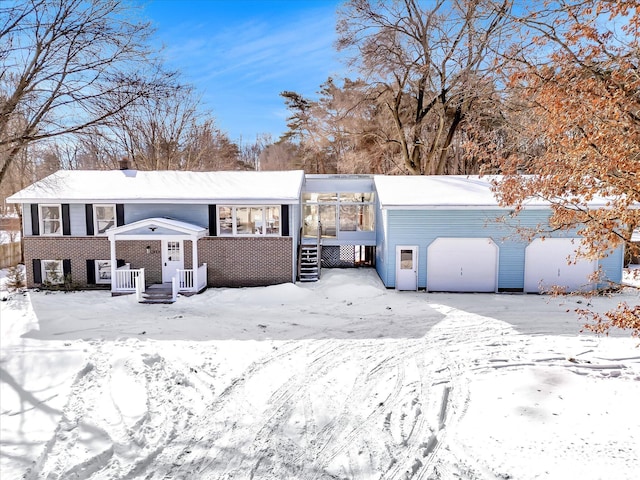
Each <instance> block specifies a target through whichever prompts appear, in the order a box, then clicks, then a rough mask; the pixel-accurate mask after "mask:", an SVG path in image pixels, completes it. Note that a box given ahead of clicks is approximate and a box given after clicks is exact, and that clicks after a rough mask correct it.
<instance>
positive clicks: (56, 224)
mask: <svg viewBox="0 0 640 480" xmlns="http://www.w3.org/2000/svg"><path fill="white" fill-rule="evenodd" d="M39 208H40V212H39V213H40V234H41V235H62V207H61V206H60V205H59V204H57V205H40V206H39Z"/></svg>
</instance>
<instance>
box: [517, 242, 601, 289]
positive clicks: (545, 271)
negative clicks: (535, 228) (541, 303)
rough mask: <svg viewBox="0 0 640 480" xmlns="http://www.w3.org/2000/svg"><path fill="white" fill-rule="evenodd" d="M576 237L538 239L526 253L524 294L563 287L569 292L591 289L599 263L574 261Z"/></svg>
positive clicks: (578, 243)
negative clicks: (593, 276) (591, 281)
mask: <svg viewBox="0 0 640 480" xmlns="http://www.w3.org/2000/svg"><path fill="white" fill-rule="evenodd" d="M579 245H580V239H577V238H546V239H544V240H542V239H540V238H536V239H535V240H533V241H532V242H531V243H530V244H529V246H527V249H526V251H525V257H524V291H525V292H535V293H539V292H548V291H550V290H552V289H553V287H560V288H562V289H564V290H566V291H568V292H572V291H575V290H585V289H589V288H592V287H593V286H592V285H589V282H588V277H589V275H591V274H592V273H593V272H595V271H596V269H597V268H598V261H597V260H585V259H581V260H579V261H578V262H577V263H569V262H572V261H573V259H575V250H576V249H577V248H578V246H579Z"/></svg>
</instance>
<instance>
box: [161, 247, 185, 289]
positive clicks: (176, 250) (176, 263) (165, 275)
mask: <svg viewBox="0 0 640 480" xmlns="http://www.w3.org/2000/svg"><path fill="white" fill-rule="evenodd" d="M179 268H180V269H182V268H184V255H183V250H182V240H162V282H163V283H166V282H171V279H172V278H173V277H174V276H175V274H176V270H177V269H179Z"/></svg>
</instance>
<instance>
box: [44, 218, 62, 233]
mask: <svg viewBox="0 0 640 480" xmlns="http://www.w3.org/2000/svg"><path fill="white" fill-rule="evenodd" d="M42 227H43V229H44V232H43V233H44V234H45V235H52V234H56V233H60V220H43V222H42Z"/></svg>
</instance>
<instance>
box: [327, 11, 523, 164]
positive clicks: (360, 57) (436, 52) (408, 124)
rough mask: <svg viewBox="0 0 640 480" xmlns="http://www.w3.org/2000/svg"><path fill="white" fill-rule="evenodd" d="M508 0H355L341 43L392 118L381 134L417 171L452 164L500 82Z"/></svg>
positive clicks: (343, 22)
mask: <svg viewBox="0 0 640 480" xmlns="http://www.w3.org/2000/svg"><path fill="white" fill-rule="evenodd" d="M510 5H511V2H510V1H508V0H499V1H493V0H437V1H435V2H421V1H419V0H393V1H389V2H373V1H370V0H350V1H349V2H347V4H346V6H345V8H344V9H343V10H342V11H341V12H340V13H339V15H340V21H339V24H338V33H339V40H338V48H339V49H340V50H343V51H347V52H350V54H351V65H352V66H354V67H356V68H357V69H358V71H359V72H360V74H361V75H362V78H363V79H364V80H365V81H366V83H367V84H368V85H370V86H371V89H370V92H369V93H370V100H369V101H372V102H373V101H374V102H376V103H378V104H379V105H381V106H382V107H383V110H384V113H385V114H386V115H388V118H389V120H390V123H391V125H392V127H393V128H392V130H391V132H392V135H389V130H388V129H387V130H385V131H380V132H378V133H379V139H382V140H383V141H385V142H386V143H390V144H394V145H395V148H397V149H398V150H399V153H400V155H401V158H402V161H403V167H404V170H405V171H406V172H407V173H411V174H441V173H445V171H446V170H447V161H448V160H449V159H450V158H451V148H452V145H453V143H454V138H455V136H456V134H457V133H458V131H459V129H460V127H461V126H462V125H463V124H464V122H465V121H466V120H467V119H468V118H469V117H470V115H471V114H472V113H473V112H474V111H475V110H476V109H477V108H478V105H479V104H480V103H481V99H482V98H483V97H485V96H487V95H490V94H491V93H492V92H493V91H494V90H495V86H494V81H493V72H494V69H495V68H496V60H497V58H498V56H497V55H496V53H495V52H498V51H500V49H501V42H503V41H504V31H503V30H504V29H505V28H506V27H507V25H508V23H509V15H508V13H509V9H510Z"/></svg>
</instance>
